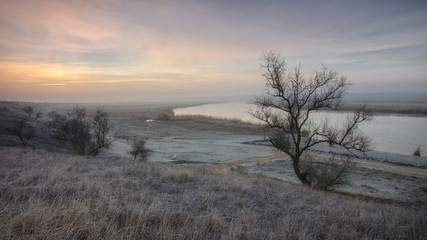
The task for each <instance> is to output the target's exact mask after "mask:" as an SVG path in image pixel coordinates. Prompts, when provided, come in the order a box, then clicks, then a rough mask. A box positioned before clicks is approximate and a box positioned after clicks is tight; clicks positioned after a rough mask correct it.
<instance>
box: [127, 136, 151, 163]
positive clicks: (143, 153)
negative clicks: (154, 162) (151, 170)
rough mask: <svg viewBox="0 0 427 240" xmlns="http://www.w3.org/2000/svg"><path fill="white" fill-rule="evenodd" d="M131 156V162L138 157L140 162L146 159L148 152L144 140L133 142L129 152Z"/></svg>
mask: <svg viewBox="0 0 427 240" xmlns="http://www.w3.org/2000/svg"><path fill="white" fill-rule="evenodd" d="M129 153H130V154H131V155H132V156H133V160H136V159H137V158H138V156H139V159H141V160H142V161H145V160H146V159H147V157H148V154H149V153H150V150H148V149H147V148H146V147H145V141H144V140H141V139H139V140H136V139H135V140H134V141H133V144H132V147H131V150H130V152H129Z"/></svg>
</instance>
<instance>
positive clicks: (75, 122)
mask: <svg viewBox="0 0 427 240" xmlns="http://www.w3.org/2000/svg"><path fill="white" fill-rule="evenodd" d="M49 118H50V121H49V122H48V126H49V128H50V130H51V135H52V136H53V137H54V138H55V139H57V140H60V141H64V142H69V143H71V145H72V147H73V149H74V151H75V152H77V153H79V154H81V155H93V156H95V155H97V154H98V153H99V152H100V151H101V150H102V149H103V148H109V146H110V144H111V143H112V142H113V141H114V139H110V138H109V137H108V133H109V131H110V122H109V117H108V113H106V112H104V111H103V110H101V109H99V108H98V109H97V111H96V112H95V115H94V116H90V115H89V114H88V113H87V111H86V108H83V107H80V106H75V107H74V108H73V109H71V110H68V111H67V113H66V114H58V113H56V112H50V113H49Z"/></svg>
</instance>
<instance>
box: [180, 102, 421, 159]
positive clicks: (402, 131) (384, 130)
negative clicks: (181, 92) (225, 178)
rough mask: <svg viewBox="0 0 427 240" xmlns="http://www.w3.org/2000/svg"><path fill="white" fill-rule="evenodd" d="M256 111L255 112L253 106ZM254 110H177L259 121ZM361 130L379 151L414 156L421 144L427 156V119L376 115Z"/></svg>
mask: <svg viewBox="0 0 427 240" xmlns="http://www.w3.org/2000/svg"><path fill="white" fill-rule="evenodd" d="M252 108H253V109H254V107H253V106H252ZM250 109H251V105H250V104H247V103H238V102H234V103H220V104H207V105H202V106H195V107H189V108H178V109H175V114H176V115H187V114H193V115H194V114H200V115H206V116H214V117H225V118H240V119H242V120H243V121H250V122H255V119H254V118H253V117H252V116H251V115H250V114H249V110H250ZM347 115H348V113H343V112H338V113H337V112H333V113H331V112H317V113H314V114H313V115H312V116H313V118H312V119H313V121H315V122H320V121H323V120H324V119H325V117H326V116H327V118H328V119H329V121H330V123H334V124H340V123H341V122H342V121H344V120H345V118H346V116H347ZM360 128H361V130H362V131H363V132H364V133H365V134H366V135H368V136H369V137H371V138H372V139H373V143H374V150H376V151H380V152H391V153H399V154H404V155H411V154H412V153H413V151H414V150H415V149H416V148H417V147H418V146H420V145H421V155H422V156H426V152H425V151H426V150H427V134H426V133H427V118H426V117H408V116H400V115H385V116H375V118H374V120H373V121H371V122H367V123H363V124H362V125H361V126H360ZM423 150H424V151H423Z"/></svg>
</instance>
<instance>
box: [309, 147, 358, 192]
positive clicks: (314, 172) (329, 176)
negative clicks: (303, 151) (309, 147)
mask: <svg viewBox="0 0 427 240" xmlns="http://www.w3.org/2000/svg"><path fill="white" fill-rule="evenodd" d="M317 160H320V159H317ZM321 160H323V161H316V159H315V157H313V156H310V155H305V156H304V157H303V158H302V159H301V170H302V172H303V173H304V174H307V177H308V178H310V179H309V181H310V182H311V186H312V187H315V188H317V189H321V190H326V189H329V188H333V187H336V186H340V185H342V184H344V183H346V181H347V178H346V177H347V176H348V173H349V171H350V167H351V166H353V165H354V164H353V162H352V161H351V160H350V157H347V156H341V155H340V156H337V155H333V156H332V157H325V158H322V159H321Z"/></svg>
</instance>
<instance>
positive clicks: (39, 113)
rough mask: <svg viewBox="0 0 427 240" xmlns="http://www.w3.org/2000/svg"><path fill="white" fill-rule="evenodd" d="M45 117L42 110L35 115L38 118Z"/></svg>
mask: <svg viewBox="0 0 427 240" xmlns="http://www.w3.org/2000/svg"><path fill="white" fill-rule="evenodd" d="M42 117H43V113H42V112H41V111H37V113H36V116H34V118H35V119H36V120H37V119H39V118H42Z"/></svg>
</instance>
